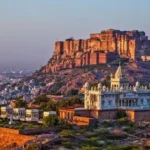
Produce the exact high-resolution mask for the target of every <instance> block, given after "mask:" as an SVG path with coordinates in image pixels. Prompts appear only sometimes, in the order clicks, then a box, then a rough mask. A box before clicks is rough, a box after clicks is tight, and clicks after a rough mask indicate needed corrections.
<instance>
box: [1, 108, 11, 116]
mask: <svg viewBox="0 0 150 150" xmlns="http://www.w3.org/2000/svg"><path fill="white" fill-rule="evenodd" d="M11 116H12V108H11V107H8V106H6V107H1V118H8V119H10V117H11Z"/></svg>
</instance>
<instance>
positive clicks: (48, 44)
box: [0, 0, 150, 70]
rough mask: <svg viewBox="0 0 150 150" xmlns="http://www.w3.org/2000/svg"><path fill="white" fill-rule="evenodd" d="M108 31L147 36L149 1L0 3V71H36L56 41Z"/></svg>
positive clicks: (0, 0)
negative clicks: (116, 30)
mask: <svg viewBox="0 0 150 150" xmlns="http://www.w3.org/2000/svg"><path fill="white" fill-rule="evenodd" d="M109 28H114V29H121V30H132V29H138V30H144V31H145V32H146V33H147V35H149V36H150V0H124V1H123V0H0V70H3V69H10V68H13V69H14V68H16V69H17V68H27V69H28V68H29V69H35V68H37V69H38V68H40V67H41V66H43V65H44V64H46V63H47V61H48V59H49V58H50V57H51V55H52V53H53V49H54V42H55V41H56V40H57V39H58V40H64V39H65V38H68V37H71V36H73V37H74V38H76V39H77V38H88V37H89V34H90V33H95V32H100V30H103V29H109Z"/></svg>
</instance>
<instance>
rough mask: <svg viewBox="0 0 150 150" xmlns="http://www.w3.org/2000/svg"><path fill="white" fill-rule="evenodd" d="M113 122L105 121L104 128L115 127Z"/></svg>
mask: <svg viewBox="0 0 150 150" xmlns="http://www.w3.org/2000/svg"><path fill="white" fill-rule="evenodd" d="M113 124H114V123H113V122H112V121H104V122H103V123H102V125H103V126H104V127H106V128H107V127H112V126H113Z"/></svg>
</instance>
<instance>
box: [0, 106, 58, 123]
mask: <svg viewBox="0 0 150 150" xmlns="http://www.w3.org/2000/svg"><path fill="white" fill-rule="evenodd" d="M50 115H56V112H55V111H49V112H43V111H41V110H39V109H25V108H11V107H9V106H5V107H1V108H0V118H2V119H9V120H18V121H27V122H39V123H40V122H41V120H42V118H43V117H46V116H50Z"/></svg>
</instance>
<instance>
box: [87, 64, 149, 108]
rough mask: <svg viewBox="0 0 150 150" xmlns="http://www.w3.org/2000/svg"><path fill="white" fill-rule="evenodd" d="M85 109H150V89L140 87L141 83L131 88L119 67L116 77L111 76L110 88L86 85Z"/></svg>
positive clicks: (99, 85) (100, 85)
mask: <svg viewBox="0 0 150 150" xmlns="http://www.w3.org/2000/svg"><path fill="white" fill-rule="evenodd" d="M84 108H85V109H91V110H107V109H118V108H125V109H132V110H142V109H150V89H149V88H148V87H147V86H140V83H139V82H136V84H135V85H134V86H129V82H128V80H127V79H126V78H125V77H123V74H122V69H121V66H119V67H118V69H117V71H116V73H115V76H113V75H111V87H110V88H108V87H106V86H102V84H101V83H99V84H98V86H97V87H92V88H90V87H89V84H88V83H86V84H85V101H84Z"/></svg>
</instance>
